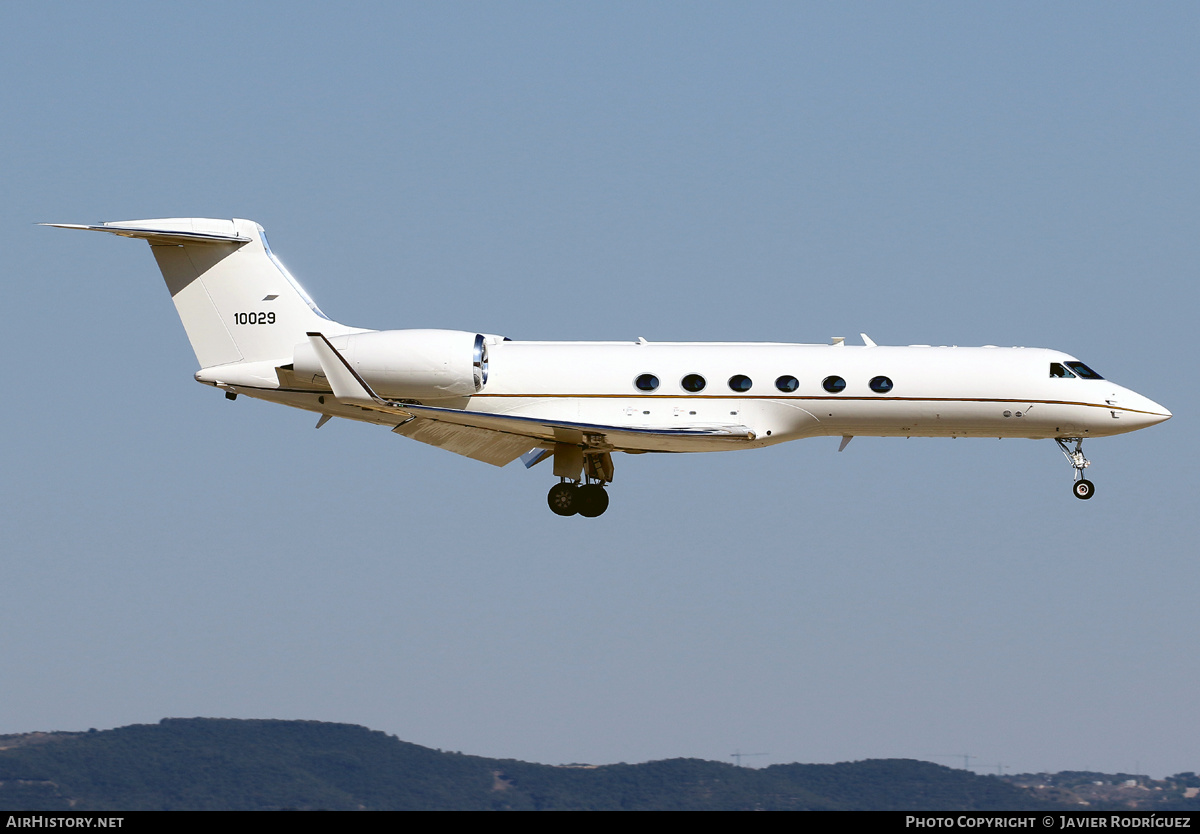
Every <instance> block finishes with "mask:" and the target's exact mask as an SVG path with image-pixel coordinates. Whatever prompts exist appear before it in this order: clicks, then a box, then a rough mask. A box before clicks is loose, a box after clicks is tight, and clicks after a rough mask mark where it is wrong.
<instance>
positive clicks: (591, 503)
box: [527, 443, 613, 518]
mask: <svg viewBox="0 0 1200 834" xmlns="http://www.w3.org/2000/svg"><path fill="white" fill-rule="evenodd" d="M539 460H540V458H539ZM536 463H537V460H534V462H533V463H532V464H527V465H529V466H532V465H534V464H536ZM554 474H555V475H557V476H558V479H559V482H558V483H557V484H555V485H554V486H552V487H550V493H549V494H548V495H547V496H546V503H547V504H549V505H550V510H551V511H552V512H553V513H554V514H555V515H581V516H583V517H584V518H595V517H596V516H598V515H603V514H604V511H605V510H607V509H608V493H607V492H606V491H605V490H604V485H605V484H608V483H611V482H612V479H613V462H612V454H611V453H610V452H608V451H603V450H598V449H596V448H595V447H594V446H592V447H591V448H586V449H585V448H584V447H583V446H580V445H575V444H571V443H556V444H554Z"/></svg>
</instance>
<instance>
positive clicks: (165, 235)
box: [39, 218, 250, 246]
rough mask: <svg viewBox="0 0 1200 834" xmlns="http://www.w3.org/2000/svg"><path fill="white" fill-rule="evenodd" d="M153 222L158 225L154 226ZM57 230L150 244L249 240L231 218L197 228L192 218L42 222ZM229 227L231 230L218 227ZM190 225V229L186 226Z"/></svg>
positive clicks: (211, 221)
mask: <svg viewBox="0 0 1200 834" xmlns="http://www.w3.org/2000/svg"><path fill="white" fill-rule="evenodd" d="M150 223H154V224H156V225H154V226H151V225H150ZM39 225H41V226H53V227H54V228H56V229H82V230H84V231H85V232H108V233H109V234H114V235H120V236H121V237H133V238H139V239H141V240H146V241H149V242H150V245H151V246H156V245H162V244H173V243H174V244H179V243H249V242H250V238H248V237H246V236H245V235H239V234H238V233H237V232H236V231H235V230H234V226H233V221H231V220H209V221H208V222H207V223H206V225H208V226H212V227H214V228H207V229H196V228H194V225H195V224H193V222H192V218H184V219H169V220H162V221H153V220H152V221H148V222H147V221H140V222H135V221H117V222H114V223H101V224H99V225H96V226H84V225H80V224H77V223H41V224H39ZM221 226H228V229H223V228H219V227H221ZM184 227H191V228H184Z"/></svg>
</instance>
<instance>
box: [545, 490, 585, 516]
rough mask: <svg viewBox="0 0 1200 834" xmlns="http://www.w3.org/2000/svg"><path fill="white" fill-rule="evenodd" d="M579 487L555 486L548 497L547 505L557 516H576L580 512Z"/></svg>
mask: <svg viewBox="0 0 1200 834" xmlns="http://www.w3.org/2000/svg"><path fill="white" fill-rule="evenodd" d="M578 491H579V487H577V486H575V485H574V484H555V485H554V486H552V487H550V492H549V493H548V494H547V495H546V503H547V504H549V505H550V511H551V512H553V513H554V514H555V515H575V513H577V512H579V506H580V501H579V497H578V495H577V494H576V493H577V492H578Z"/></svg>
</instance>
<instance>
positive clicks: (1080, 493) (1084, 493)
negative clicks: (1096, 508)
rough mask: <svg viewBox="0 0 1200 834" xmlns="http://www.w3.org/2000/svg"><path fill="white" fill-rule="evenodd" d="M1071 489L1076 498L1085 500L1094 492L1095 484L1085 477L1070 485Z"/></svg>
mask: <svg viewBox="0 0 1200 834" xmlns="http://www.w3.org/2000/svg"><path fill="white" fill-rule="evenodd" d="M1071 491H1072V492H1073V493H1075V497H1076V498H1079V499H1081V500H1083V501H1086V500H1087V499H1089V498H1091V497H1092V496H1093V495H1095V494H1096V485H1095V484H1093V483H1092V482H1091V481H1089V480H1088V479H1087V478H1084V479H1083V480H1080V481H1076V482H1075V486H1073V487H1071Z"/></svg>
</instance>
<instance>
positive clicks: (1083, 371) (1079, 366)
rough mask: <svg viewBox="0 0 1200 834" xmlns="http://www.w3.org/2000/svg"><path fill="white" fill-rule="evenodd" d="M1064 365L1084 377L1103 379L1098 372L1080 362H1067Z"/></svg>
mask: <svg viewBox="0 0 1200 834" xmlns="http://www.w3.org/2000/svg"><path fill="white" fill-rule="evenodd" d="M1066 365H1067V367H1068V368H1070V369H1071V370H1072V371H1074V372H1075V373H1077V374H1079V375H1080V376H1081V377H1083V378H1084V379H1104V377H1102V376H1100V374H1098V373H1096V372H1095V371H1093V370H1092V369H1091V368H1089V367H1088V366H1087V365H1085V364H1083V363H1082V362H1067V363H1066Z"/></svg>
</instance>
